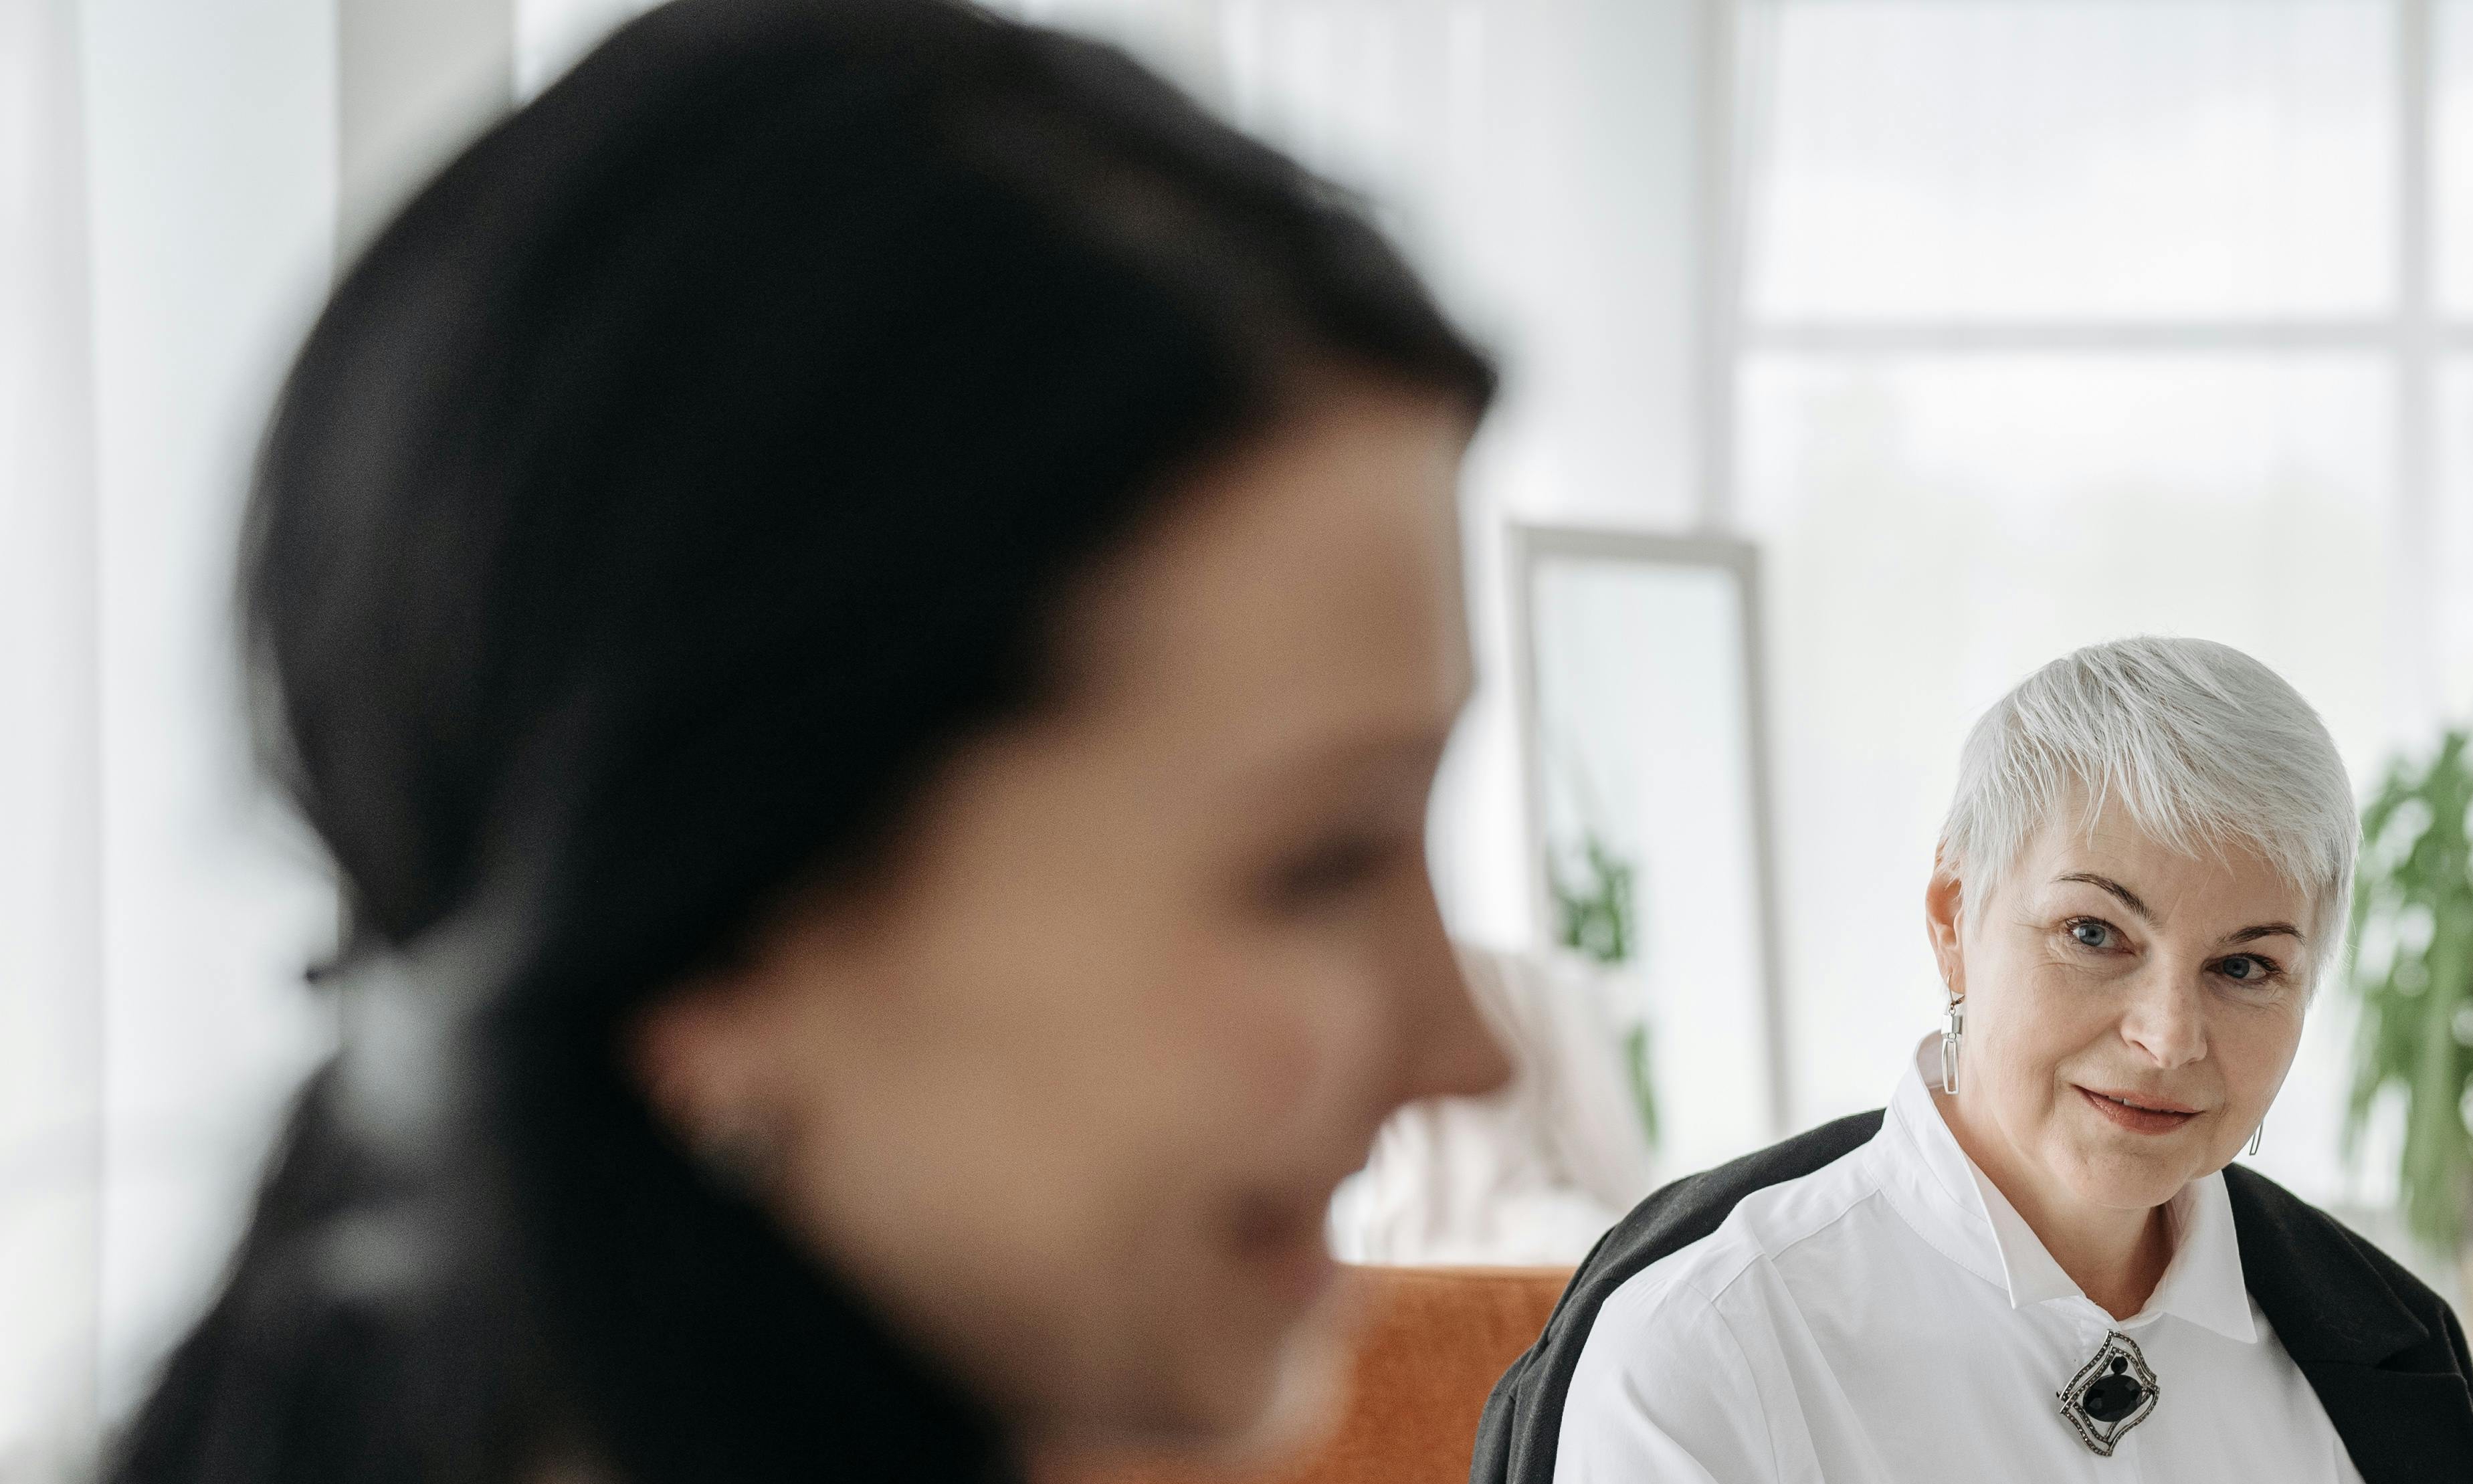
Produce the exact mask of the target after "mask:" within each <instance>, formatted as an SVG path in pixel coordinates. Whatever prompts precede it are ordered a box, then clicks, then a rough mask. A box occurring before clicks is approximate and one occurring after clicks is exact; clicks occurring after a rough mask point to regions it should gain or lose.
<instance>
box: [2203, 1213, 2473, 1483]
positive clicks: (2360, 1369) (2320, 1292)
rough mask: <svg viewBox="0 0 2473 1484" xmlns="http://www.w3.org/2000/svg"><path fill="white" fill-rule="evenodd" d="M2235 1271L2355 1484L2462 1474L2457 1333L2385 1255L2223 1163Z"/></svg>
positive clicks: (2469, 1464)
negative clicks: (2238, 1268) (2355, 1472)
mask: <svg viewBox="0 0 2473 1484" xmlns="http://www.w3.org/2000/svg"><path fill="white" fill-rule="evenodd" d="M2224 1184H2225V1187H2226V1190H2227V1193H2228V1194H2229V1195H2230V1196H2231V1198H2232V1207H2233V1227H2234V1230H2235V1232H2236V1233H2237V1234H2238V1236H2239V1239H2240V1243H2241V1258H2242V1276H2243V1280H2244V1281H2245V1282H2246V1283H2247V1285H2248V1287H2249V1291H2250V1296H2251V1297H2252V1298H2254V1299H2256V1300H2257V1301H2258V1306H2259V1308H2260V1309H2261V1310H2262V1311H2263V1312H2264V1313H2265V1314H2266V1315H2267V1320H2268V1323H2269V1324H2270V1325H2272V1326H2274V1327H2275V1333H2276V1337H2277V1338H2278V1339H2279V1340H2281V1341H2282V1342H2283V1344H2284V1349H2285V1351H2286V1352H2287V1353H2289V1354H2291V1355H2292V1357H2293V1363H2294V1364H2295V1365H2296V1366H2298V1367H2300V1370H2301V1374H2302V1376H2304V1377H2305V1378H2307V1379H2308V1380H2309V1382H2310V1385H2311V1388H2312V1389H2313V1390H2314V1391H2316V1392H2317V1394H2318V1400H2319V1402H2320V1404H2321V1405H2323V1406H2324V1407H2326V1409H2327V1417H2328V1420H2329V1421H2330V1422H2332V1423H2334V1424H2335V1426H2336V1432H2337V1434H2338V1436H2340V1437H2341V1438H2342V1439H2343V1440H2344V1448H2345V1450H2346V1451H2347V1452H2349V1453H2351V1454H2352V1457H2353V1465H2354V1467H2355V1468H2357V1469H2359V1470H2361V1472H2362V1477H2363V1479H2364V1481H2365V1484H2421V1481H2424V1480H2427V1481H2431V1484H2437V1481H2440V1480H2447V1481H2452V1484H2462V1481H2463V1480H2464V1479H2465V1478H2466V1477H2467V1475H2468V1473H2473V1392H2468V1390H2467V1389H2466V1379H2465V1378H2466V1373H2467V1369H2468V1367H2467V1362H2466V1359H2465V1347H2464V1334H2463V1330H2462V1328H2461V1327H2460V1326H2459V1325H2458V1324H2457V1322H2456V1318H2455V1316H2454V1315H2453V1314H2452V1313H2450V1312H2449V1311H2448V1309H2447V1306H2446V1304H2445V1303H2444V1302H2443V1301H2441V1300H2440V1299H2438V1298H2437V1296H2436V1295H2435V1294H2432V1293H2431V1292H2430V1290H2429V1289H2427V1288H2425V1287H2423V1286H2422V1285H2421V1284H2420V1283H2419V1282H2418V1281H2414V1280H2413V1278H2412V1277H2410V1276H2409V1275H2407V1274H2406V1273H2405V1272H2404V1270H2403V1269H2402V1268H2400V1267H2397V1266H2396V1264H2395V1263H2394V1262H2393V1261H2392V1259H2390V1258H2389V1257H2387V1256H2386V1255H2385V1254H2383V1253H2380V1252H2379V1251H2378V1250H2377V1249H2376V1248H2374V1247H2372V1246H2370V1244H2369V1243H2367V1242H2366V1241H2365V1240H2363V1239H2362V1238H2361V1237H2359V1236H2357V1235H2355V1234H2354V1233H2351V1232H2350V1231H2348V1230H2346V1229H2345V1228H2344V1227H2343V1226H2342V1225H2341V1223H2339V1222H2338V1221H2336V1220H2335V1218H2333V1217H2331V1216H2329V1215H2327V1214H2326V1213H2325V1212H2323V1211H2320V1210H2318V1209H2317V1208H2315V1207H2312V1206H2309V1205H2307V1204H2306V1203H2304V1202H2302V1201H2301V1200H2299V1199H2298V1198H2297V1197H2295V1196H2293V1195H2292V1194H2291V1193H2290V1192H2288V1191H2286V1190H2285V1189H2284V1188H2283V1187H2282V1186H2279V1185H2276V1184H2275V1183H2274V1182H2272V1181H2269V1180H2268V1179H2267V1178H2265V1177H2264V1176H2261V1175H2258V1174H2256V1173H2254V1172H2252V1171H2250V1170H2247V1169H2245V1168H2243V1167H2241V1166H2239V1165H2234V1166H2231V1167H2228V1168H2227V1169H2226V1170H2225V1171H2224Z"/></svg>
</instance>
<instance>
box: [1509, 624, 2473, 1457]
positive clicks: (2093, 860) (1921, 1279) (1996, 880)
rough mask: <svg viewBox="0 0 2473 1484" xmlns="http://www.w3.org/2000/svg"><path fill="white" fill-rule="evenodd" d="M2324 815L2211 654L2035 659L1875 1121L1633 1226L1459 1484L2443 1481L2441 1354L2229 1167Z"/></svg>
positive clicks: (2301, 938) (2323, 876)
mask: <svg viewBox="0 0 2473 1484" xmlns="http://www.w3.org/2000/svg"><path fill="white" fill-rule="evenodd" d="M2355 837H2356V825H2355V821H2354V815H2353V805H2352V798H2351V793H2350V790H2349V788H2348V786H2347V783H2346V779H2345V775H2344V769H2343V765H2342V764H2341V762H2340V761H2339V760H2338V758H2337V755H2336V751H2335V748H2334V747H2333V745H2332V744H2331V743H2330V742H2329V740H2328V737H2327V733H2326V730H2325V729H2324V728H2322V727H2321V726H2320V724H2319V722H2318V719H2317V715H2316V714H2314V713H2313V712H2312V710H2311V709H2310V707H2309V706H2308V705H2306V704H2305V703H2304V702H2303V701H2302V700H2301V698H2300V697H2299V696H2298V695H2296V694H2294V693H2293V689H2292V687H2291V686H2289V685H2287V684H2286V683H2285V682H2283V681H2282V680H2281V679H2279V678H2278V677H2277V676H2275V675H2274V674H2273V673H2272V672H2270V671H2269V670H2268V669H2267V668H2266V667H2265V666H2263V665H2261V664H2259V663H2258V662H2257V661H2256V660H2253V659H2250V658H2247V657H2245V656H2244V655H2242V654H2240V653H2238V652H2236V651H2234V650H2231V649H2227V648H2225V647H2224V646H2222V645H2220V644H2211V643H2206V642H2202V641H2197V640H2186V639H2152V638H2149V639H2133V640H2126V641H2123V642H2120V643H2113V644H2105V645H2099V646H2096V647H2094V648H2091V649H2084V650H2080V651H2078V652H2077V653H2076V654H2073V655H2070V656H2068V657H2066V658H2062V659H2059V660H2056V661H2054V662H2053V663H2052V664H2050V665H2047V666H2046V667H2045V668H2044V669H2042V670H2041V671H2039V672H2037V673H2036V674H2035V675H2033V676H2032V677H2030V678H2029V680H2028V681H2027V682H2025V683H2023V684H2021V685H2020V686H2019V687H2018V688H2017V689H2016V690H2014V691H2012V692H2011V693H2010V694H2009V696H2008V697H2007V698H2005V700H2003V701H2002V702H2001V703H2000V704H1999V705H1998V706H1994V707H1993V708H1992V710H1991V712H1990V713H1989V714H1988V715H1986V716H1985V717H1984V718H1983V720H1982V721H1981V723H1979V724H1978V725H1977V727H1976V729H1975V730H1974V732H1973V734H1972V735H1971V736H1970V737H1969V738H1968V740H1967V744H1966V750H1965V754H1964V757H1963V759H1962V764H1961V767H1960V772H1959V782H1958V788H1957V800H1956V802H1955V803H1954V805H1953V806H1952V808H1951V810H1950V815H1949V820H1948V824H1947V826H1945V828H1944V831H1943V834H1942V836H1941V843H1940V850H1939V854H1938V858H1937V860H1936V861H1935V863H1934V868H1933V875H1932V881H1931V885H1930V887H1929V888H1928V889H1927V890H1926V892H1925V898H1924V900H1925V922H1926V926H1927V927H1928V929H1929V931H1930V933H1931V937H1932V943H1933V952H1934V955H1935V956H1936V958H1937V959H1938V961H1939V967H1940V972H1941V977H1942V981H1943V983H1944V985H1945V986H1946V988H1947V991H1948V995H1949V1012H1948V1021H1947V1026H1946V1029H1945V1030H1944V1031H1943V1032H1942V1033H1941V1034H1940V1035H1937V1036H1933V1037H1930V1038H1928V1039H1927V1040H1926V1041H1924V1042H1923V1043H1922V1044H1921V1045H1920V1046H1919V1047H1918V1054H1917V1056H1916V1058H1915V1061H1914V1065H1912V1066H1911V1067H1909V1069H1908V1070H1907V1072H1906V1074H1905V1075H1904V1077H1903V1078H1901V1080H1900V1082H1899V1085H1898V1088H1897V1090H1896V1092H1895V1093H1894V1094H1893V1095H1892V1097H1891V1099H1890V1103H1889V1107H1888V1109H1887V1111H1886V1112H1885V1113H1865V1114H1861V1115H1859V1116H1857V1117H1852V1118H1847V1119H1843V1120H1841V1121H1839V1122H1837V1123H1835V1124H1831V1125H1829V1126H1827V1127H1825V1128H1821V1129H1817V1130H1814V1131H1813V1132H1811V1133H1809V1134H1805V1135H1803V1136H1801V1137H1796V1138H1792V1139H1789V1140H1788V1141H1786V1142H1785V1143H1782V1144H1779V1145H1777V1146H1775V1147H1774V1148H1771V1149H1768V1150H1765V1151H1763V1152H1761V1153H1759V1154H1755V1155H1752V1156H1750V1157H1749V1158H1747V1159H1744V1160H1741V1161H1736V1162H1735V1163H1733V1164H1731V1165H1728V1166H1726V1167H1724V1168H1721V1169H1717V1170H1713V1171H1710V1172H1708V1173H1706V1174H1703V1175H1699V1176H1695V1177H1693V1179H1690V1180H1686V1181H1683V1182H1681V1183H1679V1184H1677V1185H1672V1186H1669V1187H1668V1188H1667V1189H1665V1190H1663V1191H1660V1192H1659V1193H1657V1194H1656V1195H1653V1196H1651V1197H1650V1198H1649V1199H1648V1200H1647V1201H1646V1202H1645V1203H1644V1204H1643V1205H1642V1206H1641V1207H1640V1208H1639V1209H1637V1210H1635V1211H1634V1212H1633V1213H1632V1215H1631V1216H1630V1217H1629V1218H1627V1219H1626V1220H1625V1221H1624V1223H1623V1224H1622V1225H1621V1226H1620V1227H1618V1228H1617V1229H1616V1231H1615V1233H1613V1234H1612V1235H1611V1236H1610V1237H1608V1238H1607V1239H1606V1241H1605V1242H1603V1243H1602V1244H1601V1245H1600V1246H1599V1248H1598V1250H1597V1253H1596V1254H1595V1256H1594V1257H1592V1258H1591V1260H1590V1262H1589V1264H1588V1265H1587V1266H1586V1267H1585V1268H1583V1269H1582V1271H1581V1273H1580V1275H1579V1276H1578V1278H1577V1279H1576V1280H1574V1281H1573V1286H1572V1290H1571V1292H1570V1293H1569V1294H1568V1295H1566V1297H1565V1299H1564V1302H1563V1304H1562V1305H1561V1307H1560V1309H1559V1311H1558V1312H1557V1313H1556V1315H1555V1317H1554V1320H1553V1322H1552V1323H1551V1324H1550V1325H1549V1328H1548V1330H1547V1333H1546V1335H1545V1337H1544V1338H1543V1339H1541V1340H1540V1341H1539V1343H1538V1344H1537V1346H1536V1347H1535V1348H1534V1349H1533V1350H1532V1351H1531V1352H1529V1353H1528V1354H1527V1355H1525V1356H1524V1357H1523V1358H1522V1360H1521V1361H1520V1362H1519V1363H1518V1364H1517V1365H1516V1366H1514V1367H1513V1369H1512V1371H1511V1372H1510V1374H1509V1375H1507V1376H1505V1377H1504V1379H1503V1381H1502V1383H1501V1385H1500V1386H1499V1387H1498V1388H1497V1389H1496V1394H1495V1397H1494V1400H1493V1401H1492V1402H1491V1403H1490V1404H1489V1406H1488V1408H1487V1412H1486V1420H1485V1423H1484V1425H1483V1430H1482V1432H1481V1435H1480V1437H1479V1440H1478V1449H1477V1470H1476V1474H1475V1477H1476V1478H1477V1480H1478V1481H1479V1484H1489V1481H1499V1480H1506V1479H1516V1480H1518V1481H1519V1484H1549V1481H1559V1484H1648V1481H1658V1480H1676V1481H1683V1480H1726V1481H1728V1484H1741V1481H1750V1480H1769V1479H1775V1480H1789V1479H1791V1480H1818V1479H1828V1480H1832V1481H1835V1484H1876V1481H1877V1484H1891V1481H1896V1484H1926V1481H1933V1480H1951V1481H1957V1480H1966V1481H1970V1484H1971V1481H1979V1480H1985V1479H2029V1478H2031V1479H2039V1480H2075V1479H2083V1480H2102V1479H2131V1478H2143V1479H2156V1480H2161V1479H2170V1480H2173V1481H2175V1484H2202V1481H2210V1480H2226V1481H2233V1480H2238V1481H2243V1484H2257V1481H2264V1480H2277V1481H2294V1484H2301V1481H2337V1480H2354V1479H2363V1480H2367V1481H2369V1484H2398V1481H2402V1480H2407V1479H2431V1480H2437V1479H2442V1478H2444V1479H2451V1480H2462V1479H2464V1478H2466V1477H2468V1476H2473V1397H2468V1394H2467V1391H2466V1376H2467V1373H2468V1371H2473V1365H2468V1361H2467V1358H2466V1352H2465V1341H2464V1333H2463V1330H2462V1329H2461V1328H2460V1326H2459V1324H2458V1322H2457V1320H2456V1317H2455V1316H2454V1315H2453V1314H2452V1313H2451V1312H2449V1310H2448V1308H2447V1306H2446V1304H2444V1303H2443V1302H2441V1301H2440V1300H2439V1299H2438V1298H2437V1297H2436V1296H2435V1295H2433V1294H2432V1293H2431V1292H2430V1290H2429V1289H2427V1288H2425V1287H2423V1286H2422V1285H2421V1284H2420V1283H2418V1282H2416V1281H2414V1280H2413V1278H2412V1277H2410V1276H2409V1275H2408V1274H2406V1273H2405V1272H2404V1271H2403V1270H2402V1269H2401V1268H2399V1267H2398V1266H2396V1264H2395V1263H2393V1262H2392V1261H2390V1260H2389V1259H2388V1258H2387V1257H2383V1256H2382V1255H2380V1254H2379V1253H2378V1252H2377V1251H2376V1250H2375V1249H2374V1248H2372V1247H2371V1246H2370V1245H2369V1244H2368V1243H2366V1242H2365V1241H2363V1240H2362V1239H2361V1238H2360V1237H2358V1236H2356V1235H2354V1234H2353V1233H2350V1232H2348V1231H2346V1230H2345V1229H2344V1228H2343V1227H2341V1226H2340V1225H2339V1224H2337V1222H2335V1221H2334V1220H2333V1219H2332V1218H2330V1217H2328V1216H2327V1215H2326V1214H2325V1213H2323V1212H2321V1211H2318V1210H2317V1209H2313V1208H2312V1207H2310V1206H2307V1205H2305V1204H2303V1203H2302V1202H2301V1201H2299V1200H2297V1199H2295V1198H2294V1197H2293V1196H2292V1195H2291V1194H2289V1193H2287V1192H2286V1191H2284V1190H2283V1189H2281V1188H2279V1187H2278V1186H2276V1185H2273V1184H2272V1183H2270V1182H2269V1181H2267V1180H2265V1179H2263V1178H2261V1177H2260V1176H2258V1175H2256V1174H2254V1173H2252V1172H2251V1171H2249V1170H2246V1169H2243V1168H2239V1167H2234V1166H2231V1165H2230V1162H2229V1161H2231V1160H2232V1158H2233V1156H2234V1155H2235V1154H2237V1153H2239V1152H2240V1151H2241V1150H2242V1148H2243V1147H2244V1146H2245V1145H2250V1146H2252V1147H2255V1144H2256V1140H2257V1138H2258V1137H2259V1131H2260V1128H2261V1125H2262V1123H2263V1122H2264V1120H2266V1119H2267V1117H2268V1112H2269V1105H2270V1104H2272V1103H2273V1102H2274V1100H2275V1094H2276V1089H2277V1088H2278V1087H2280V1086H2281V1085H2282V1083H2283V1081H2284V1075H2285V1071H2286V1069H2287V1068H2288V1067H2290V1066H2291V1065H2292V1064H2293V1050H2294V1047H2295V1046H2296V1045H2297V1044H2298V1043H2299V1041H2300V1037H2301V1023H2302V1017H2303V1016H2304V1014H2305V1012H2306V1011H2307V1010H2308V1008H2309V1005H2310V1000H2311V997H2312V993H2313V992H2314V991H2315V990H2316V989H2317V986H2318V984H2319V982H2320V980H2321V979H2322V978H2323V977H2324V976H2325V975H2326V974H2327V973H2329V972H2330V971H2331V969H2332V967H2333V965H2334V964H2335V962H2336V959H2335V954H2336V950H2337V945H2338V940H2339V939H2340V937H2341V922H2342V919H2343V912H2344V905H2345V901H2346V897H2347V894H2348V889H2349V884H2350V879H2351V874H2352V868H2353V853H2354V842H2355Z"/></svg>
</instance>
